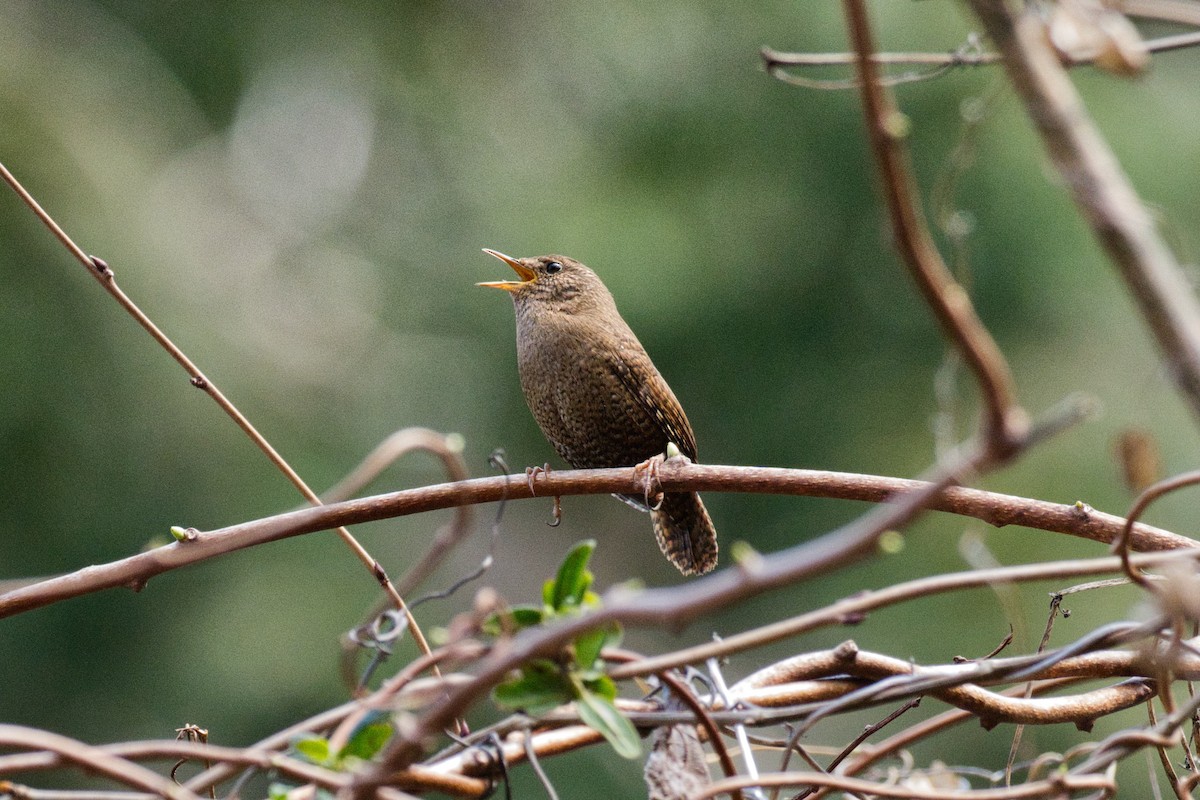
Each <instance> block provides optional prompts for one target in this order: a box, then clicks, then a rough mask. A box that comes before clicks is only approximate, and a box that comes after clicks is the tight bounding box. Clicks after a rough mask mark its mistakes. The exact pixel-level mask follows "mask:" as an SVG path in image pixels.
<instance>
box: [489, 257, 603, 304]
mask: <svg viewBox="0 0 1200 800" xmlns="http://www.w3.org/2000/svg"><path fill="white" fill-rule="evenodd" d="M483 252H485V253H487V254H488V255H490V256H495V257H496V258H498V259H500V260H501V261H503V262H504V263H505V264H508V265H509V266H510V267H512V268H513V271H514V272H516V273H517V277H518V278H519V280H513V281H486V282H484V283H480V284H478V285H479V286H490V287H492V288H494V289H503V290H504V291H506V292H508V293H509V294H511V295H512V297H513V302H514V303H516V305H517V307H518V308H521V307H522V306H529V305H530V304H536V305H538V306H541V307H544V308H546V309H554V310H556V311H561V312H564V313H568V314H580V313H584V312H586V311H589V310H593V309H597V310H607V309H609V308H610V307H613V302H612V295H610V294H609V293H608V289H606V288H605V287H604V284H603V283H602V282H601V281H600V278H599V277H598V276H597V275H596V273H594V272H592V271H591V270H590V269H588V268H587V267H585V266H584V265H583V264H580V263H579V262H578V261H576V260H575V259H573V258H570V257H568V256H559V255H548V256H533V257H531V258H513V257H512V256H506V255H504V253H501V252H498V251H496V250H490V249H488V248H486V247H485V248H484V249H483ZM613 310H614V311H615V308H614V309H613Z"/></svg>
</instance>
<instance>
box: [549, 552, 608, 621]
mask: <svg viewBox="0 0 1200 800" xmlns="http://www.w3.org/2000/svg"><path fill="white" fill-rule="evenodd" d="M595 549H596V540H595V539H586V540H584V541H582V542H580V543H579V544H577V545H575V546H574V547H573V548H571V552H569V553H567V557H566V558H564V559H563V563H562V566H561V567H559V568H558V577H557V578H555V580H554V587H553V593H552V596H551V598H550V603H549V604H548V605H549V606H550V607H551V608H553V609H554V610H555V611H562V610H564V609H565V608H566V607H567V606H568V605H572V606H579V605H582V603H583V598H584V596H585V595H586V594H587V590H588V588H589V587H590V586H591V585H592V573H591V572H589V571H588V568H587V564H588V561H590V560H591V558H592V551H593V550H595ZM543 594H544V593H543Z"/></svg>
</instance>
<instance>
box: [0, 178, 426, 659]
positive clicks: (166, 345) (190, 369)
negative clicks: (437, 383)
mask: <svg viewBox="0 0 1200 800" xmlns="http://www.w3.org/2000/svg"><path fill="white" fill-rule="evenodd" d="M0 177H3V178H4V180H5V182H7V183H8V185H9V186H10V187H12V190H13V191H14V192H16V193H17V196H18V197H20V198H21V201H22V202H24V203H25V205H27V206H28V207H29V208H30V210H31V211H33V213H34V214H35V215H36V216H37V218H38V219H39V220H41V222H42V224H43V225H45V226H46V227H47V228H48V229H49V230H50V232H51V233H52V234H54V236H55V238H57V239H58V240H59V242H61V243H62V245H63V247H65V248H66V249H67V250H68V252H70V253H71V255H73V256H74V257H75V259H76V260H78V261H79V263H80V264H82V265H83V266H84V268H85V269H86V270H87V271H88V273H89V274H90V275H91V276H92V277H93V278H95V279H96V280H97V282H99V284H100V285H101V286H102V287H103V288H104V290H105V291H107V292H108V293H109V295H111V296H112V298H113V299H114V300H116V301H117V303H118V304H119V305H120V306H121V308H123V309H125V311H126V312H127V313H128V314H129V315H130V316H131V317H133V319H134V320H135V321H136V322H137V323H138V325H140V326H141V327H142V328H143V329H144V330H145V331H146V332H147V333H149V334H150V336H151V337H152V338H153V339H154V341H156V342H157V343H158V344H159V346H160V347H162V348H163V349H164V350H165V351H166V352H167V353H168V354H169V355H170V356H171V358H173V359H175V361H176V362H177V363H178V364H179V366H181V367H183V369H184V371H185V372H186V373H187V374H188V378H189V379H190V380H191V383H192V385H193V386H195V387H196V388H197V389H200V390H202V391H203V392H204V393H205V394H207V395H208V396H209V397H211V398H212V399H213V401H214V402H215V403H216V404H217V405H218V406H219V407H220V408H221V410H222V411H224V412H225V413H226V414H227V415H228V416H229V418H230V419H232V420H233V421H234V423H236V424H237V426H238V427H239V428H241V429H242V432H243V433H245V434H246V435H247V436H248V437H249V438H250V441H252V442H254V444H255V446H257V447H258V449H259V450H261V451H262V452H263V453H264V454H265V455H266V456H267V458H268V459H269V460H270V461H271V463H272V464H274V465H275V467H276V469H278V470H279V471H280V472H282V473H283V474H284V476H285V477H286V478H287V479H288V481H290V482H291V484H292V485H293V486H295V487H296V489H297V490H299V492H300V494H301V495H303V497H304V499H305V500H307V501H308V502H309V503H311V504H312V505H314V506H320V505H321V500H320V498H319V497H317V495H316V493H315V492H313V490H312V489H310V488H309V487H308V484H307V483H305V482H304V479H303V478H301V477H300V475H299V473H297V472H296V471H295V470H294V469H292V467H291V465H290V464H288V463H287V461H286V459H284V457H283V456H282V455H281V454H280V453H279V452H278V451H277V450H276V449H275V448H274V447H273V446H272V445H271V443H270V442H268V441H267V439H266V437H264V436H263V435H262V434H261V433H259V432H258V429H256V428H255V427H254V425H253V424H251V422H250V420H249V419H247V418H246V416H245V415H244V414H242V412H241V411H239V410H238V408H237V407H236V406H235V405H234V404H233V403H232V402H231V401H230V400H229V398H227V397H226V396H225V394H224V393H223V392H222V391H221V390H220V389H218V388H217V385H216V384H215V383H213V382H212V380H210V379H209V378H208V376H207V375H205V374H204V373H203V372H201V371H200V368H199V367H198V366H196V365H195V364H194V363H193V362H192V360H191V359H190V358H188V357H187V355H186V354H185V353H184V352H183V350H181V349H180V348H179V346H178V345H176V344H175V343H174V342H173V341H171V339H170V337H168V336H167V335H166V333H164V332H163V331H162V330H161V329H160V328H159V327H158V326H157V325H155V324H154V322H153V320H151V319H150V317H148V316H147V315H146V314H145V312H143V311H142V310H141V308H139V307H138V305H137V304H136V303H134V302H133V300H132V299H130V297H129V296H128V295H127V294H125V292H124V291H122V290H121V287H119V286H118V285H117V281H116V278H115V276H114V274H113V271H112V269H111V268H109V266H108V264H107V263H105V262H104V260H103V259H101V258H98V257H96V256H91V255H88V254H87V253H85V252H84V251H83V249H82V248H80V247H79V245H77V244H75V242H74V240H72V239H71V237H70V236H68V235H67V232H66V231H65V230H63V229H62V227H60V226H59V224H58V223H57V222H55V221H54V218H53V217H51V216H50V214H48V213H47V212H46V210H45V209H43V208H42V206H41V205H40V204H39V203H38V202H37V200H35V199H34V197H33V195H31V194H30V193H29V191H28V190H27V189H26V188H25V187H24V186H22V185H21V183H20V182H19V181H18V180H17V179H16V177H14V176H13V174H12V173H11V172H9V170H8V168H7V167H6V166H4V164H0ZM336 531H337V534H338V536H339V537H341V539H342V541H343V542H345V544H346V546H347V547H349V548H350V550H351V552H353V553H354V555H355V556H356V557H357V558H358V560H359V561H361V562H362V563H363V565H364V566H366V568H367V569H368V570H369V571H370V573H371V576H372V577H373V578H374V579H375V581H376V582H377V583H379V585H380V586H381V587H382V588H383V590H384V591H385V592H387V594H388V596H389V597H390V598H391V600H392V602H393V603H394V604H395V606H396V607H397V608H399V609H401V610H402V611H404V612H405V614H406V616H407V618H408V626H409V629H410V630H411V631H412V634H413V638H414V639H415V640H416V642H417V644H418V645H419V646H420V648H421V651H422V652H424V653H428V652H429V644H428V643H427V642H426V641H425V635H424V634H423V633H422V632H421V628H420V626H419V625H418V624H417V621H416V619H415V618H414V617H413V616H412V614H409V613H408V609H407V607H406V606H405V605H404V599H403V598H402V597H401V596H400V594H399V592H397V591H396V587H395V586H393V585H392V581H391V579H390V578H388V575H387V571H386V570H385V569H384V568H383V565H382V564H380V563H379V562H378V561H376V560H375V557H374V556H372V555H371V554H370V553H369V552H368V551H367V549H366V548H365V547H363V546H362V545H361V544H360V543H359V541H358V540H357V539H356V538H354V535H353V534H351V533H350V531H349V530H347V529H346V528H345V527H338V528H336Z"/></svg>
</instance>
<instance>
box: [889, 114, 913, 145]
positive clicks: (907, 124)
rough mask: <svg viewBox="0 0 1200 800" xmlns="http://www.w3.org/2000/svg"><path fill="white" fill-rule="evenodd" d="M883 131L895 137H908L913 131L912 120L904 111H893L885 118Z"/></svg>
mask: <svg viewBox="0 0 1200 800" xmlns="http://www.w3.org/2000/svg"><path fill="white" fill-rule="evenodd" d="M883 132H884V133H886V134H887V135H888V136H890V137H891V138H893V139H907V138H908V135H909V134H910V133H912V120H910V119H909V118H908V115H907V114H905V113H903V112H902V111H892V113H890V114H888V115H887V116H886V117H884V119H883Z"/></svg>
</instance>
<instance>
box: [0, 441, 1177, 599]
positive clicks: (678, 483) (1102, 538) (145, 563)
mask: <svg viewBox="0 0 1200 800" xmlns="http://www.w3.org/2000/svg"><path fill="white" fill-rule="evenodd" d="M659 480H660V482H661V484H662V486H663V488H664V489H666V490H676V489H690V490H694V491H709V492H714V491H733V492H750V493H760V494H789V495H798V496H809V497H827V498H838V499H852V500H861V501H866V502H873V503H885V502H891V501H892V500H894V499H895V498H897V497H910V496H912V495H913V493H916V492H927V491H928V490H929V489H930V488H931V486H932V485H931V484H930V483H928V482H924V481H917V480H907V479H900V478H886V477H879V476H869V475H855V474H850V473H837V472H824V471H818V470H789V469H778V468H768V467H729V466H714V465H711V464H689V463H687V462H686V461H685V460H683V459H671V460H670V461H667V462H665V463H664V464H663V465H662V466H661V467H660V469H659ZM640 481H641V478H640V477H639V476H638V474H637V472H636V471H635V469H634V468H619V469H604V470H555V471H554V472H551V473H549V474H547V475H543V476H541V477H539V478H538V493H539V495H547V494H557V495H562V496H567V495H580V494H609V493H618V494H619V493H622V492H625V493H628V492H630V491H632V492H633V493H635V494H636V493H637V492H638V491H640V487H641V486H642V483H641V482H640ZM531 497H533V495H532V494H531V493H530V490H529V487H528V486H527V485H526V484H525V483H524V482H523V481H510V480H509V479H507V478H505V477H504V476H500V477H493V478H476V479H474V480H469V481H460V482H457V483H444V484H436V485H433V486H426V487H422V488H419V489H407V490H402V491H398V492H391V493H389V494H384V495H377V496H375V497H367V498H362V499H357V500H350V501H346V502H343V503H335V504H331V505H327V506H322V507H315V508H305V509H300V510H298V511H291V512H287V513H284V514H279V515H276V516H273V517H266V518H264V519H261V520H255V521H253V522H244V523H240V524H237V525H231V526H229V527H227V528H220V529H217V530H213V531H200V532H197V533H196V535H195V536H194V537H193V538H192V539H191V540H189V541H183V542H174V543H172V544H169V545H165V546H163V547H159V548H156V549H154V550H151V551H148V552H145V553H138V554H136V555H133V556H129V557H127V558H124V559H120V560H118V561H114V562H111V563H108V564H101V565H95V566H90V567H86V568H84V569H81V570H79V571H77V572H72V573H68V574H66V575H61V576H57V577H53V578H47V579H44V580H41V581H38V582H36V583H32V584H29V585H25V586H19V587H18V588H16V589H13V590H11V591H8V592H6V593H4V594H0V618H2V617H6V616H11V615H13V614H19V613H22V612H24V611H28V610H30V609H34V608H39V607H41V606H44V605H48V604H50V603H55V602H58V601H61V600H64V599H67V598H71V597H78V596H80V595H84V594H89V593H91V592H96V591H100V590H103V589H112V588H117V587H122V586H125V587H129V588H132V589H135V590H136V589H141V588H142V587H144V586H145V585H146V582H147V581H149V580H150V578H152V577H154V576H155V575H159V574H162V573H163V572H167V571H169V570H173V569H178V568H180V567H184V566H188V565H190V564H195V563H198V562H201V561H205V560H207V559H210V558H214V557H216V556H219V555H223V554H226V553H231V552H234V551H237V550H241V549H244V548H247V547H253V546H255V545H259V544H263V543H265V542H272V541H278V540H280V539H285V538H288V537H291V536H298V535H301V534H306V533H312V532H314V531H319V530H325V529H328V528H332V527H335V526H338V525H349V524H355V523H360V522H368V521H373V520H379V519H388V518H391V517H398V516H405V515H408V514H417V513H422V512H426V511H433V510H438V509H445V508H452V507H455V506H461V505H468V504H477V503H488V502H496V501H499V500H502V499H505V498H507V499H510V500H525V499H530V498H531ZM923 502H926V503H927V504H928V505H929V507H930V508H932V509H934V510H940V511H946V512H949V513H955V514H962V515H965V516H971V517H975V518H977V519H981V520H983V521H984V522H987V523H989V524H991V525H995V526H998V527H999V526H1004V525H1020V526H1023V527H1028V528H1036V529H1041V530H1047V531H1054V532H1058V533H1065V534H1069V535H1072V536H1079V537H1082V538H1086V539H1091V540H1093V541H1098V542H1103V543H1105V544H1108V543H1111V542H1112V541H1113V540H1114V539H1115V538H1116V537H1117V536H1118V535H1119V534H1120V531H1121V529H1122V527H1123V526H1124V520H1122V519H1121V518H1120V517H1115V516H1112V515H1110V514H1105V513H1103V512H1099V511H1095V510H1094V509H1092V508H1090V507H1088V506H1087V505H1085V504H1083V503H1076V504H1074V505H1064V504H1060V503H1048V502H1044V501H1038V500H1031V499H1029V498H1022V497H1014V496H1011V495H1002V494H996V493H994V492H985V491H981V490H978V489H967V488H961V487H948V488H946V489H945V491H944V492H943V493H942V494H941V495H937V496H933V497H929V496H927V497H926V499H925V500H923ZM1132 534H1133V535H1132V538H1131V540H1130V545H1131V547H1132V549H1134V550H1138V551H1155V550H1170V549H1180V548H1186V547H1193V546H1195V545H1196V542H1195V541H1194V540H1192V539H1189V538H1187V537H1184V536H1180V535H1178V534H1174V533H1170V532H1169V531H1164V530H1161V529H1158V528H1154V527H1151V526H1149V525H1142V524H1137V525H1135V526H1134V527H1133V530H1132Z"/></svg>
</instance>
